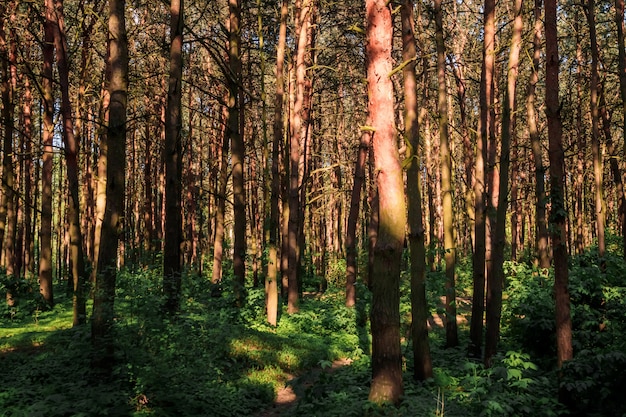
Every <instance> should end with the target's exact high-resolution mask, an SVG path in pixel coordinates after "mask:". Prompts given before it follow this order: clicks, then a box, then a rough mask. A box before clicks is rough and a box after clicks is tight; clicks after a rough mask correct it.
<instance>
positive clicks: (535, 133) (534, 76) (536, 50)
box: [526, 0, 550, 270]
mask: <svg viewBox="0 0 626 417" xmlns="http://www.w3.org/2000/svg"><path fill="white" fill-rule="evenodd" d="M541 4H542V0H535V6H534V35H533V61H532V73H531V75H530V79H529V81H528V87H527V89H526V113H527V120H528V132H529V134H530V145H531V148H532V152H533V160H534V163H535V224H536V227H535V236H536V237H535V242H536V243H535V245H536V251H537V259H538V261H539V268H541V269H542V270H546V269H547V268H549V267H550V256H549V253H548V227H547V223H546V191H545V188H546V187H545V179H544V178H545V174H546V168H545V167H544V165H543V152H542V150H541V149H542V147H541V136H540V135H539V129H538V128H537V110H536V99H537V96H536V93H535V91H536V88H537V83H538V82H539V59H540V58H541V27H542V24H541Z"/></svg>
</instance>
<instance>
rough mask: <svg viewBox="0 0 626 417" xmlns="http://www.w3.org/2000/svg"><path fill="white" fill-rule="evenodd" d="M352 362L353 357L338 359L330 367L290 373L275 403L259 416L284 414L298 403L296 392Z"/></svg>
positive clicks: (271, 416)
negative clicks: (295, 373) (296, 374)
mask: <svg viewBox="0 0 626 417" xmlns="http://www.w3.org/2000/svg"><path fill="white" fill-rule="evenodd" d="M351 363H352V360H351V359H337V360H335V361H334V362H333V363H332V365H331V366H329V367H326V368H322V367H315V368H313V369H310V370H308V371H305V372H304V373H303V374H302V375H299V376H294V375H289V376H288V382H287V383H286V384H285V386H284V387H282V388H281V389H280V390H279V391H278V392H277V393H276V399H275V400H274V404H273V405H272V406H271V407H270V408H268V409H266V410H264V411H262V412H261V413H260V414H259V415H258V417H277V416H280V415H282V414H283V413H285V412H287V411H288V410H290V409H291V408H293V407H295V406H296V405H297V404H298V395H297V394H296V392H302V391H305V390H306V389H307V388H309V387H311V386H313V385H314V384H315V383H316V382H317V381H318V380H319V377H320V375H321V374H322V373H333V372H335V371H337V370H338V369H340V368H342V367H344V366H347V365H350V364H351Z"/></svg>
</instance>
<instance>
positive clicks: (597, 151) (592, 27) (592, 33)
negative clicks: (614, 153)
mask: <svg viewBox="0 0 626 417" xmlns="http://www.w3.org/2000/svg"><path fill="white" fill-rule="evenodd" d="M585 11H586V14H587V25H588V26H589V41H590V48H591V80H590V83H589V93H590V96H591V97H590V107H591V109H590V111H591V152H592V154H593V174H594V185H595V187H594V196H595V199H594V206H595V210H596V237H597V239H598V257H599V258H600V259H601V261H600V262H601V265H602V266H606V265H605V264H604V260H603V258H604V255H605V252H606V243H605V238H604V225H605V218H606V214H605V210H606V209H605V204H604V190H603V176H604V163H603V160H602V150H601V148H600V103H599V100H600V96H601V92H600V81H599V75H598V61H599V56H598V55H599V52H598V38H597V35H596V18H595V1H594V0H587V5H586V7H585Z"/></svg>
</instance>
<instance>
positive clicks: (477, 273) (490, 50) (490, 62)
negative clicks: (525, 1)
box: [469, 0, 495, 358]
mask: <svg viewBox="0 0 626 417" xmlns="http://www.w3.org/2000/svg"><path fill="white" fill-rule="evenodd" d="M483 16H484V39H483V62H482V72H481V77H480V120H479V128H478V131H479V132H478V133H479V137H478V139H477V141H476V167H475V172H474V206H475V210H474V213H475V221H474V229H475V232H474V236H475V243H474V255H473V259H472V260H473V276H474V279H473V282H474V285H473V293H472V294H473V295H472V321H471V324H470V346H469V354H470V356H472V357H475V358H480V357H481V354H482V338H483V315H484V309H485V260H486V253H485V252H486V241H485V237H486V223H485V217H486V193H485V191H486V187H485V180H486V176H485V164H486V159H487V138H488V137H489V134H490V132H491V131H492V127H491V125H492V123H493V120H492V119H491V107H492V106H493V71H494V62H495V53H494V49H495V1H494V0H485V3H484V9H483Z"/></svg>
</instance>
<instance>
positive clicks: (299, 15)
mask: <svg viewBox="0 0 626 417" xmlns="http://www.w3.org/2000/svg"><path fill="white" fill-rule="evenodd" d="M312 2H313V0H298V1H296V39H297V47H296V62H295V72H296V80H295V86H294V88H295V97H294V102H293V113H292V116H291V118H290V130H291V131H290V137H289V222H288V244H287V250H288V258H289V270H288V271H289V275H288V281H289V286H288V298H287V303H288V305H287V311H288V312H289V313H290V314H291V313H296V312H297V311H298V310H299V307H298V298H299V295H298V292H299V290H298V269H299V267H300V266H299V262H298V260H299V256H298V253H299V248H298V236H299V233H300V229H301V227H302V225H301V221H302V219H301V218H300V204H301V201H300V157H301V152H302V150H301V143H300V142H301V140H302V138H303V127H304V123H303V113H304V111H305V108H304V104H305V103H304V102H305V88H306V86H305V82H306V80H305V78H306V62H305V60H306V54H307V46H308V43H307V40H308V36H307V35H308V32H309V26H310V24H311V19H312V13H313V10H312V7H313V5H312ZM304 135H306V132H304Z"/></svg>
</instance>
